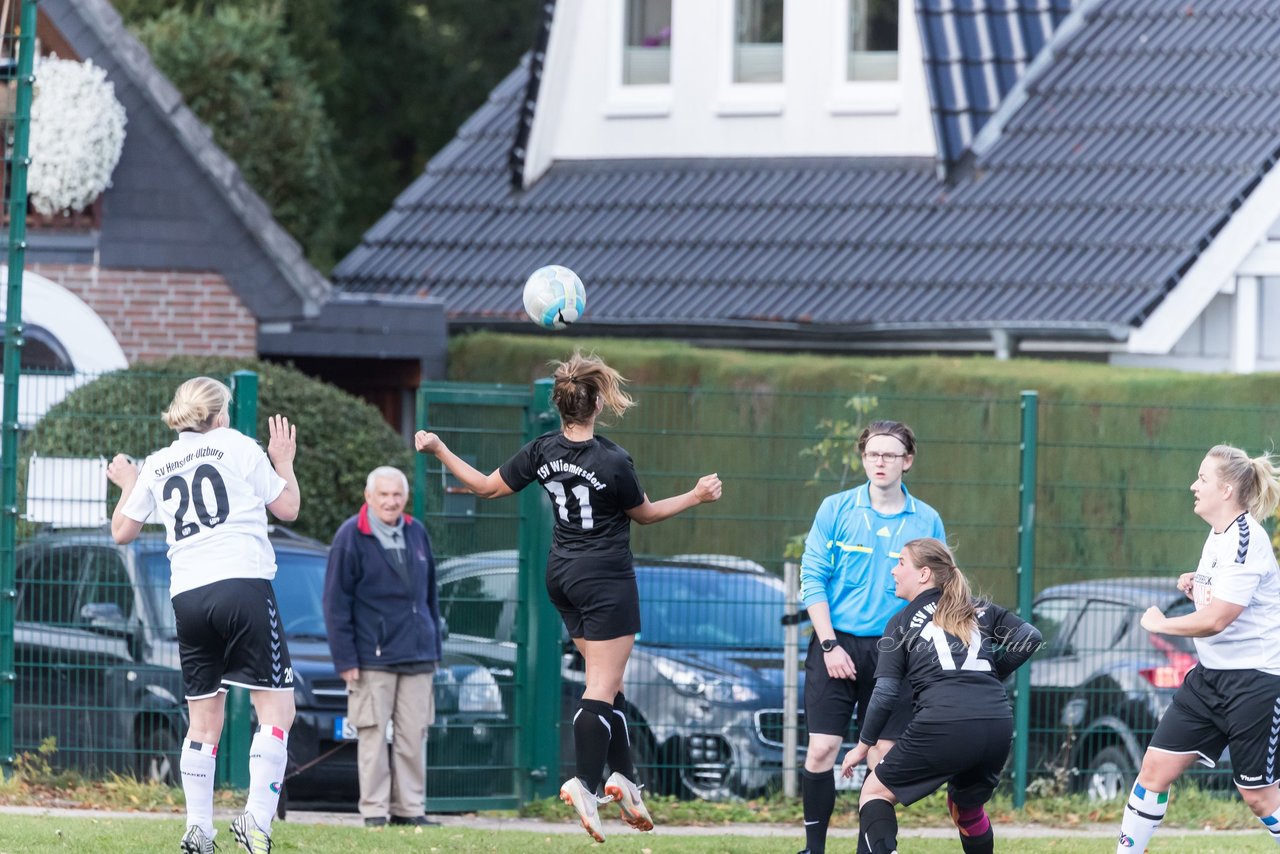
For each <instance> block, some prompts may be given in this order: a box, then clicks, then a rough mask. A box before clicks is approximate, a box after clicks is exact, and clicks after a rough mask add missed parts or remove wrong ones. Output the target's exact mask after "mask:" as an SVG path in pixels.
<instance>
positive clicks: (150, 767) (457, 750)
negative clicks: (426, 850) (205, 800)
mask: <svg viewBox="0 0 1280 854" xmlns="http://www.w3.org/2000/svg"><path fill="white" fill-rule="evenodd" d="M271 539H272V545H273V546H274V548H275V551H276V561H277V566H278V570H277V575H276V581H275V589H276V595H277V598H278V600H279V603H280V613H281V614H282V615H283V617H284V631H285V637H286V638H287V639H288V642H289V651H290V656H291V658H292V663H293V670H294V679H295V698H296V701H297V707H298V714H297V718H296V720H295V723H294V726H293V729H292V730H291V732H290V735H289V770H288V771H287V772H286V773H287V775H288V780H287V783H286V786H285V792H286V793H287V796H286V800H285V801H284V802H287V801H292V802H293V803H298V802H306V803H310V804H316V805H327V806H333V807H345V808H348V809H354V808H355V806H356V802H357V799H358V797H359V787H358V783H357V780H356V769H355V745H354V742H353V740H352V739H353V738H354V732H353V730H352V729H351V727H350V726H349V725H347V724H346V720H345V714H346V688H345V685H344V684H343V682H342V680H341V679H340V678H339V677H338V675H337V673H336V672H335V671H334V667H333V661H332V659H331V658H330V655H329V647H328V643H327V641H326V633H325V626H324V615H323V611H322V610H321V594H322V591H323V586H324V573H325V564H326V560H327V555H328V548H327V547H326V546H324V545H323V544H321V543H318V542H316V541H313V540H309V539H306V538H302V537H299V536H297V535H294V534H291V533H290V532H288V531H287V530H285V529H275V530H273V532H272V537H271ZM16 577H17V590H18V599H17V621H16V625H15V631H14V656H15V663H16V668H17V674H18V681H17V685H16V690H15V702H14V741H15V746H16V748H17V749H18V750H19V751H33V750H35V749H36V748H38V747H39V745H40V743H41V741H42V740H44V739H46V738H49V737H52V738H54V739H55V740H56V747H57V752H56V753H54V754H53V756H52V757H51V762H52V764H53V765H54V766H55V767H70V768H76V769H79V770H83V771H87V772H103V771H116V772H118V773H132V774H134V775H136V776H138V777H141V778H143V779H149V780H155V781H157V782H163V783H168V784H176V783H177V781H178V753H179V749H180V744H181V738H182V735H183V733H184V732H185V731H186V708H185V704H184V703H183V701H182V697H183V691H182V676H181V670H180V665H179V658H178V644H177V639H176V631H175V626H174V616H173V608H172V606H171V604H170V602H169V560H168V557H167V556H166V545H165V541H164V538H163V537H162V536H160V535H158V534H152V533H145V534H143V535H142V536H141V537H139V538H138V539H137V540H135V541H134V542H133V543H131V544H129V545H124V546H120V545H116V544H115V543H114V542H112V540H111V537H110V535H109V533H107V532H105V531H92V532H84V531H75V532H70V531H60V532H54V533H47V534H41V535H39V536H37V537H35V538H33V540H32V541H31V542H29V543H27V544H25V545H23V546H22V547H21V548H20V549H19V550H18V558H17V573H16ZM435 700H436V710H437V714H436V722H435V724H434V725H433V727H432V730H431V733H430V737H429V740H428V761H429V763H430V764H431V766H432V767H435V768H448V767H451V766H457V767H460V768H462V769H467V770H469V771H470V773H469V774H449V775H443V774H437V775H430V776H429V780H428V786H429V795H431V796H441V795H445V794H447V795H457V794H471V793H474V792H477V791H483V790H485V789H488V788H490V787H492V785H493V781H492V779H491V773H492V772H491V770H490V769H492V767H494V765H495V764H501V763H503V762H505V761H506V759H505V758H504V757H503V756H502V755H500V754H501V751H502V750H504V749H506V747H505V746H504V744H506V743H509V739H506V740H505V741H504V738H503V737H502V733H503V732H504V730H505V729H506V728H507V727H508V725H509V722H508V718H507V714H506V712H505V708H506V706H505V705H504V700H503V697H502V695H501V693H500V691H499V688H498V684H497V682H496V681H495V679H494V678H493V676H492V675H490V674H489V672H488V671H487V670H484V669H479V670H477V668H476V667H475V666H474V665H468V664H467V663H466V661H465V660H463V659H461V658H460V657H459V656H458V655H457V654H456V651H455V650H454V649H453V648H452V644H451V643H450V642H449V640H448V639H446V641H445V648H444V658H443V661H442V663H441V667H440V668H439V669H438V670H437V672H436V677H435ZM303 769H305V770H303ZM299 771H300V773H295V772H299ZM468 786H470V790H468V789H467V787H468ZM432 789H434V791H433V790H432ZM282 803H283V802H282Z"/></svg>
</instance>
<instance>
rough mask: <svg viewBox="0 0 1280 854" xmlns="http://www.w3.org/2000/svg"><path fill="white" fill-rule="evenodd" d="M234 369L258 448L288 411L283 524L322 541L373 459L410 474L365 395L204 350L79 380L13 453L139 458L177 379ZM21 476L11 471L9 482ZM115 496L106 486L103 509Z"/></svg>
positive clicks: (401, 448)
mask: <svg viewBox="0 0 1280 854" xmlns="http://www.w3.org/2000/svg"><path fill="white" fill-rule="evenodd" d="M237 370H251V371H254V372H256V373H257V374H258V418H257V425H258V439H259V441H260V442H261V443H262V444H263V446H264V447H265V445H266V437H267V419H268V418H269V417H270V416H271V415H274V414H276V413H280V414H281V415H284V416H286V417H288V418H289V420H290V422H292V423H293V424H295V425H296V426H297V429H298V455H297V459H296V460H295V462H294V471H295V473H296V474H297V475H298V487H299V490H300V491H301V494H302V511H301V513H300V514H299V516H298V519H297V522H295V523H292V524H291V525H290V526H289V527H292V528H294V529H295V530H297V531H299V532H300V533H303V534H306V535H308V536H311V537H315V538H317V539H320V540H324V541H325V542H328V541H329V540H330V539H332V537H333V532H334V531H335V530H337V528H338V525H339V524H341V522H342V521H343V520H344V519H346V518H347V517H348V516H350V515H352V514H353V513H355V511H356V510H357V509H358V508H359V506H360V503H361V502H362V501H363V498H362V496H363V493H364V484H365V478H366V477H367V476H368V474H369V472H370V471H372V470H373V469H374V468H375V467H377V466H381V465H393V466H396V467H397V468H399V469H400V470H401V471H403V472H404V473H405V474H406V476H408V477H410V478H412V476H413V470H412V455H411V454H410V451H409V449H408V448H407V447H406V446H405V444H404V442H403V441H402V440H401V438H400V436H399V435H398V434H397V433H396V432H395V431H394V430H392V429H391V428H390V427H389V426H388V425H387V423H386V421H384V420H383V418H382V415H381V414H380V413H379V412H378V411H377V410H376V409H375V408H374V407H372V406H370V405H369V404H368V403H365V402H364V401H362V400H360V399H359V398H356V397H353V396H352V395H350V394H348V393H346V392H345V391H342V390H341V389H339V388H336V387H335V386H332V385H329V384H328V383H324V382H320V381H319V380H315V379H312V378H310V377H308V376H306V375H305V374H303V373H301V372H299V371H297V370H294V369H293V368H288V367H284V366H281V365H276V364H272V363H270V362H261V361H257V360H245V359H241V360H236V359H227V358H212V357H191V356H179V357H176V358H173V359H169V360H168V361H165V362H160V363H158V364H150V365H137V366H134V367H132V368H130V369H128V370H125V371H118V372H116V373H112V374H108V375H106V376H104V377H102V378H100V379H98V380H96V381H95V382H92V383H89V384H88V385H84V386H81V387H80V388H78V389H76V390H75V391H73V392H72V393H71V394H70V395H68V396H67V397H66V399H64V400H63V401H62V402H61V403H59V404H57V405H56V406H54V407H52V408H51V409H50V410H49V412H48V413H47V414H46V415H45V417H44V418H43V419H41V421H40V422H39V423H38V424H37V425H36V427H35V428H34V429H33V430H32V431H31V433H30V434H28V435H27V436H26V437H25V439H24V441H23V447H22V451H21V453H20V455H19V457H20V459H22V460H27V459H29V458H30V456H31V454H32V452H36V453H39V454H41V455H42V456H75V457H96V456H103V457H106V458H108V459H110V458H111V457H113V456H115V454H117V453H125V454H129V455H130V456H132V457H134V458H136V459H138V460H141V459H142V458H143V457H145V456H146V455H147V454H149V453H151V452H152V451H155V450H156V449H158V448H160V447H163V446H164V445H167V444H169V443H170V442H172V441H173V435H174V434H173V432H172V431H171V430H169V429H168V428H167V427H166V426H165V425H164V423H163V422H162V421H161V420H160V414H161V413H162V412H163V411H164V409H165V408H166V407H167V406H168V404H169V401H170V400H171V399H172V397H173V392H174V390H175V389H176V388H177V387H178V385H179V384H180V383H182V382H183V381H185V380H187V379H190V378H191V377H193V376H212V377H217V378H219V379H222V380H224V381H226V379H227V378H228V377H229V376H230V375H231V373H232V372H233V371H237ZM25 480H26V478H25V477H24V476H20V477H19V483H23V482H25ZM118 495H119V493H118V491H117V490H116V489H115V487H112V488H111V495H110V496H109V501H110V505H111V506H112V507H114V506H115V500H116V498H117V497H118Z"/></svg>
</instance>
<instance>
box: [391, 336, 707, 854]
mask: <svg viewBox="0 0 1280 854" xmlns="http://www.w3.org/2000/svg"><path fill="white" fill-rule="evenodd" d="M623 382H625V380H624V379H623V378H622V377H621V376H620V375H619V374H618V372H617V371H615V370H614V369H613V368H611V367H609V366H608V365H606V364H605V363H604V362H603V361H602V360H600V359H599V358H596V357H595V356H584V355H582V354H581V353H574V355H573V356H571V357H570V358H569V360H568V361H565V362H561V363H558V364H557V365H556V369H555V384H554V386H553V388H552V392H551V399H552V401H553V402H554V403H555V405H556V408H557V409H558V410H559V411H560V423H561V428H560V429H559V430H553V431H552V432H550V433H546V434H544V435H542V436H539V437H538V438H536V439H534V440H533V441H532V442H529V443H528V444H527V445H525V446H524V447H523V448H521V449H520V450H519V451H518V452H516V454H515V456H513V457H512V458H511V459H509V460H507V461H506V462H505V463H503V464H502V466H501V468H499V469H497V470H495V471H494V472H492V473H491V474H489V475H487V476H486V475H484V474H481V473H480V472H479V471H477V470H476V469H475V468H473V467H472V466H471V465H469V464H468V463H466V462H465V461H463V460H462V459H460V458H459V457H458V456H457V455H456V454H454V453H453V452H452V451H450V450H449V449H448V447H446V446H445V444H444V442H442V441H441V440H440V437H439V436H437V435H436V434H435V433H428V432H426V431H425V430H420V431H418V433H417V434H416V435H415V436H414V446H415V447H416V448H417V449H418V450H419V451H421V452H423V453H428V454H434V455H435V456H436V458H437V459H439V460H440V462H441V463H443V464H444V466H445V467H446V468H447V469H448V470H449V471H450V472H452V473H453V475H454V477H456V478H458V480H460V481H461V482H462V483H463V485H465V486H466V488H467V490H468V491H470V492H472V493H474V494H476V495H479V496H480V497H481V498H501V497H502V496H504V495H511V494H512V493H515V492H519V491H520V490H522V489H524V488H525V487H526V486H528V485H529V484H531V483H535V482H536V483H539V484H541V485H542V488H543V489H545V490H547V492H548V493H550V494H551V498H552V499H553V501H554V502H555V505H556V519H555V530H554V532H553V536H552V545H551V553H550V555H548V557H547V593H548V594H550V596H551V601H552V603H553V604H554V605H555V606H556V609H557V610H558V611H559V612H560V617H561V618H562V619H563V620H564V624H565V627H566V628H567V629H568V630H569V636H570V637H571V638H573V642H574V644H575V645H576V646H577V648H578V651H579V652H581V653H582V658H583V660H584V661H585V662H586V681H587V685H586V690H585V691H584V692H583V695H582V700H581V702H580V703H579V704H578V709H577V711H576V712H575V714H574V716H573V742H574V752H575V754H576V765H577V768H576V770H577V774H576V775H575V776H574V777H571V778H570V779H568V780H566V781H565V783H564V785H563V786H561V787H560V799H561V800H563V801H564V802H565V803H568V804H570V805H571V806H572V807H573V808H574V810H575V811H576V812H577V814H578V819H579V821H581V822H582V826H583V828H584V829H585V830H586V831H587V833H589V834H591V837H592V838H593V839H595V840H596V841H597V842H604V832H603V830H602V829H601V826H600V816H599V814H598V810H597V806H598V804H599V803H608V802H610V801H617V802H618V806H619V807H620V808H621V810H622V820H623V821H625V822H626V823H627V824H629V825H631V826H632V827H634V828H636V829H637V830H652V829H653V819H652V818H651V817H650V816H649V811H648V809H646V808H645V805H644V802H643V800H641V797H640V785H639V780H638V777H637V775H636V770H635V764H634V762H633V761H632V757H631V740H630V736H629V734H628V732H627V720H626V715H625V712H624V709H625V708H626V706H625V699H624V697H623V695H622V675H623V672H624V671H625V670H626V667H627V659H628V658H629V657H630V656H631V648H632V646H634V644H635V637H636V635H637V634H638V633H639V632H640V595H639V592H638V590H637V589H636V575H635V569H634V566H633V563H632V557H631V522H632V521H635V522H639V523H640V524H641V525H648V524H651V523H653V522H661V521H662V520H664V519H669V518H671V517H672V516H675V515H676V514H677V513H682V512H684V511H685V510H688V509H689V508H691V507H696V506H697V505H699V504H702V503H704V502H707V501H716V500H718V499H719V498H720V478H719V477H717V476H716V475H714V474H709V475H705V476H703V477H702V478H701V479H700V480H699V481H698V483H697V485H695V486H694V488H693V489H691V490H689V491H688V492H685V493H682V494H680V495H674V496H672V497H670V498H664V499H662V500H661V501H650V500H649V497H648V496H647V495H645V493H644V490H643V489H641V488H640V480H639V478H638V477H637V476H636V469H635V465H634V464H633V463H632V461H631V455H630V454H628V453H627V452H626V451H625V450H624V449H623V448H621V447H619V446H618V445H615V444H614V443H613V442H610V441H609V440H608V439H606V438H605V437H603V436H597V435H596V432H595V426H596V417H597V416H598V415H599V414H600V412H601V411H602V410H603V409H604V408H605V407H606V406H607V407H608V408H609V409H610V410H611V411H612V412H613V413H614V414H615V415H618V416H621V415H622V414H623V413H624V412H626V411H627V409H629V408H630V407H631V406H633V405H634V403H635V402H634V401H633V400H632V399H631V398H630V397H629V396H628V395H627V394H626V393H625V392H624V391H623V390H622V384H623ZM606 762H607V763H608V765H609V768H610V770H611V771H612V773H611V774H610V775H609V779H608V780H607V781H606V782H605V786H604V790H605V797H604V798H599V797H598V796H597V791H598V789H599V787H600V782H601V778H602V777H603V776H604V767H605V764H606Z"/></svg>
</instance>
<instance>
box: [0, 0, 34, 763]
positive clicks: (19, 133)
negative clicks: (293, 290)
mask: <svg viewBox="0 0 1280 854" xmlns="http://www.w3.org/2000/svg"><path fill="white" fill-rule="evenodd" d="M19 21H20V23H19V27H20V30H19V32H18V92H17V96H18V100H17V105H16V109H15V111H14V116H13V158H12V160H11V161H10V165H11V174H10V180H9V258H8V262H9V289H8V293H7V295H6V303H5V317H4V406H3V409H4V412H3V422H4V423H3V425H2V426H0V509H3V512H2V513H0V776H8V774H9V772H10V771H12V769H13V762H14V758H15V757H14V754H13V749H14V748H13V686H14V682H15V681H16V680H17V674H16V673H15V671H14V661H13V619H14V612H13V609H14V604H15V602H16V601H17V598H18V592H17V589H16V581H15V579H14V549H15V548H16V546H17V540H18V375H19V374H20V372H21V361H22V360H21V354H20V351H19V348H20V347H21V346H22V270H23V267H24V266H25V265H26V250H27V168H28V167H29V166H30V165H31V160H30V158H29V157H28V156H27V155H28V146H29V144H30V140H31V85H32V84H33V83H34V82H35V75H34V74H33V71H34V69H35V48H36V0H23V2H22V11H21V13H20V17H19Z"/></svg>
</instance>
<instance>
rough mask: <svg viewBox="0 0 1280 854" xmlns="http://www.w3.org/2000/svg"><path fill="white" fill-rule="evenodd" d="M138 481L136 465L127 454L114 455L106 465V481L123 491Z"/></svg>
mask: <svg viewBox="0 0 1280 854" xmlns="http://www.w3.org/2000/svg"><path fill="white" fill-rule="evenodd" d="M137 479H138V464H137V463H135V462H134V461H133V457H130V456H129V455H128V454H116V455H115V457H113V458H112V460H111V462H109V463H107V480H109V481H111V482H112V483H114V484H115V485H116V486H118V487H120V488H121V489H124V488H125V487H126V486H131V485H132V484H133V483H134V482H135V481H137Z"/></svg>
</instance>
